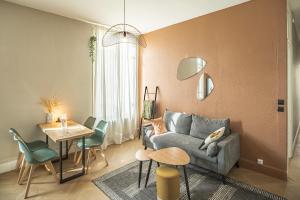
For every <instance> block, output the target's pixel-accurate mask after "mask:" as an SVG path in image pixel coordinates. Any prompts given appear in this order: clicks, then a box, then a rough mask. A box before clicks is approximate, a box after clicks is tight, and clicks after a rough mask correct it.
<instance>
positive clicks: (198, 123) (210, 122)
mask: <svg viewBox="0 0 300 200" xmlns="http://www.w3.org/2000/svg"><path fill="white" fill-rule="evenodd" d="M222 127H225V132H224V136H225V137H226V136H228V135H229V134H230V120H229V118H226V119H209V118H207V117H202V116H198V115H192V125H191V130H190V135H191V136H193V137H196V138H200V139H205V138H206V137H207V136H208V135H209V134H211V133H212V132H214V131H216V130H218V129H219V128H222Z"/></svg>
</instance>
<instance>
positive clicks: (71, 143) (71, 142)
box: [68, 140, 73, 150]
mask: <svg viewBox="0 0 300 200" xmlns="http://www.w3.org/2000/svg"><path fill="white" fill-rule="evenodd" d="M72 145H73V140H70V144H69V146H68V149H69V150H70V149H71V147H72Z"/></svg>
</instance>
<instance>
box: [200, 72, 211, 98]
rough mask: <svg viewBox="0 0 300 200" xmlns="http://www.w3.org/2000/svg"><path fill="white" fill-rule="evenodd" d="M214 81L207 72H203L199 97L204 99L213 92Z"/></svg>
mask: <svg viewBox="0 0 300 200" xmlns="http://www.w3.org/2000/svg"><path fill="white" fill-rule="evenodd" d="M213 89H214V82H213V80H212V79H211V77H210V76H208V75H207V74H206V73H203V74H201V76H200V79H199V81H198V89H197V99H198V100H200V101H202V100H204V99H205V98H206V97H207V96H208V95H210V94H211V93H212V91H213Z"/></svg>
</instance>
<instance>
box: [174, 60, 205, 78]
mask: <svg viewBox="0 0 300 200" xmlns="http://www.w3.org/2000/svg"><path fill="white" fill-rule="evenodd" d="M205 65H206V61H205V60H203V59H202V58H200V57H189V58H184V59H182V60H181V61H180V63H179V66H178V68H177V80H185V79H187V78H190V77H192V76H194V75H195V74H197V73H199V72H200V71H201V70H202V69H203V68H204V67H205Z"/></svg>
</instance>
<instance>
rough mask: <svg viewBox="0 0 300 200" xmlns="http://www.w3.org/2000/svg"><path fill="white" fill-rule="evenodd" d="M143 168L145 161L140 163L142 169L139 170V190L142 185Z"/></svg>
mask: <svg viewBox="0 0 300 200" xmlns="http://www.w3.org/2000/svg"><path fill="white" fill-rule="evenodd" d="M142 168H143V161H140V169H139V188H140V185H141V178H142Z"/></svg>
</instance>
